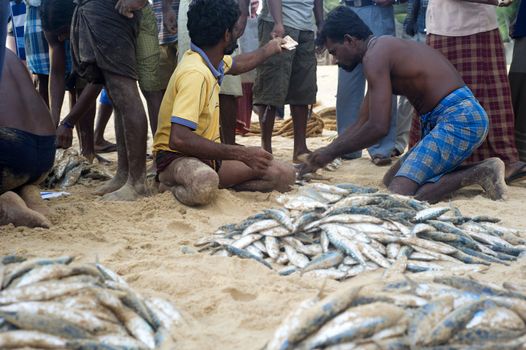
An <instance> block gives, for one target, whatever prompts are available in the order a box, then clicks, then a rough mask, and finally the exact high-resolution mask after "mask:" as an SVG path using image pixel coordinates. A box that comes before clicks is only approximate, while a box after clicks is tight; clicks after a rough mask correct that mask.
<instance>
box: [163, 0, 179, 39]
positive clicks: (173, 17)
mask: <svg viewBox="0 0 526 350" xmlns="http://www.w3.org/2000/svg"><path fill="white" fill-rule="evenodd" d="M163 23H164V27H165V28H166V30H167V31H168V32H169V33H170V34H177V13H176V12H175V11H174V9H173V8H171V7H169V8H168V9H167V10H166V11H163Z"/></svg>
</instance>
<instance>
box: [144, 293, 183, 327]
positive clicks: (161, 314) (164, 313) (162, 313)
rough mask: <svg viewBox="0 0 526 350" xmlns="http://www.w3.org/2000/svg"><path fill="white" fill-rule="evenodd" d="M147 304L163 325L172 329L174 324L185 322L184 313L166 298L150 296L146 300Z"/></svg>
mask: <svg viewBox="0 0 526 350" xmlns="http://www.w3.org/2000/svg"><path fill="white" fill-rule="evenodd" d="M145 303H146V306H147V307H148V309H149V310H150V311H151V313H154V314H155V315H156V317H157V318H158V319H159V321H160V322H161V325H160V326H161V327H163V328H166V329H170V328H171V327H172V325H173V324H178V325H179V324H183V323H184V322H185V320H184V318H183V315H181V313H180V312H179V311H178V310H177V309H176V308H175V306H174V305H173V304H172V303H170V302H169V301H168V300H166V299H162V298H157V297H150V298H148V299H146V300H145Z"/></svg>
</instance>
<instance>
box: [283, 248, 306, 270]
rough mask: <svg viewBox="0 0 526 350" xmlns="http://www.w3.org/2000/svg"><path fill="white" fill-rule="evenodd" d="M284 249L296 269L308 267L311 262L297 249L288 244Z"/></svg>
mask: <svg viewBox="0 0 526 350" xmlns="http://www.w3.org/2000/svg"><path fill="white" fill-rule="evenodd" d="M284 248H285V254H287V257H288V258H289V261H290V263H291V264H293V265H294V266H296V267H299V268H300V269H303V268H304V267H305V266H307V265H308V263H309V261H310V260H309V258H307V257H306V256H305V255H303V254H301V253H298V252H297V251H296V249H294V248H293V247H291V246H290V245H288V244H285V245H284Z"/></svg>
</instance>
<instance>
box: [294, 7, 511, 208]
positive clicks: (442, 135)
mask: <svg viewBox="0 0 526 350" xmlns="http://www.w3.org/2000/svg"><path fill="white" fill-rule="evenodd" d="M321 39H322V40H323V43H324V45H325V46H326V48H327V49H328V50H329V53H330V54H332V55H333V56H334V57H335V58H336V60H337V62H338V65H339V66H340V67H341V68H343V69H345V70H348V71H351V70H353V69H354V67H356V66H357V65H358V64H360V63H362V64H363V69H364V74H365V77H366V79H367V84H368V91H367V94H366V96H365V99H364V102H363V104H362V106H361V110H360V117H359V120H358V121H357V122H356V123H355V124H354V125H351V126H350V127H349V128H348V129H347V130H346V131H345V132H344V133H343V134H341V135H340V136H339V137H338V138H337V139H336V140H334V142H332V143H331V144H330V145H328V146H327V147H324V148H321V149H319V150H317V151H316V152H314V153H313V154H311V155H310V156H309V157H308V159H307V161H306V164H304V165H303V168H302V169H301V173H306V172H310V171H313V170H316V169H318V168H320V167H323V166H324V165H325V164H327V163H329V162H330V161H332V160H333V159H334V158H336V157H338V156H341V155H344V154H348V153H352V152H355V151H357V150H360V149H363V148H366V147H369V146H371V145H373V144H375V143H376V142H378V140H380V139H381V138H382V137H384V136H385V135H387V132H388V131H389V125H390V124H389V123H390V118H391V116H390V112H389V111H390V109H391V94H395V95H403V96H406V97H407V98H408V100H409V101H410V102H411V104H412V105H413V106H414V108H415V109H416V111H417V112H418V114H419V115H420V120H421V124H422V127H423V128H422V129H423V130H422V135H423V138H422V140H421V141H420V143H418V144H417V145H416V146H415V147H413V148H412V149H411V150H410V151H409V152H408V153H407V154H406V155H405V156H404V157H403V158H402V159H400V160H399V161H398V163H397V164H395V165H394V166H393V167H392V168H391V169H390V170H389V171H388V172H387V174H386V175H385V177H384V184H385V185H386V186H387V187H388V188H389V190H390V191H391V192H394V193H398V194H402V195H409V196H415V197H416V198H418V199H420V200H426V201H429V202H437V201H439V200H441V199H442V198H443V197H444V196H446V195H449V194H450V193H452V192H453V191H455V190H457V189H459V188H461V187H464V186H469V185H473V184H479V185H481V186H482V188H483V189H484V190H485V191H486V192H487V194H488V196H489V197H490V198H492V199H502V198H503V197H504V196H505V192H506V189H507V187H506V184H505V182H504V163H503V162H502V161H501V160H500V159H498V158H489V159H487V160H485V161H483V162H481V163H478V164H474V165H471V166H461V164H462V162H463V161H464V160H465V159H467V158H468V157H469V156H470V155H471V153H472V152H473V150H475V149H476V148H477V147H478V146H479V145H480V144H481V143H482V142H483V141H484V139H485V138H486V135H487V133H488V123H489V122H488V116H487V114H486V112H485V111H484V109H483V108H482V106H481V105H480V104H479V102H478V101H477V100H476V98H475V97H474V96H473V94H472V92H471V90H470V89H469V88H468V87H467V86H466V85H465V83H464V81H463V80H462V78H461V77H460V75H459V73H458V72H457V71H456V70H455V68H454V67H453V66H452V65H451V64H450V63H449V61H448V60H447V59H446V58H445V57H444V56H442V55H441V54H440V53H438V52H437V51H435V50H433V49H432V48H430V47H428V46H426V45H423V44H419V43H416V42H412V41H407V40H402V39H397V38H393V37H387V36H383V37H375V36H373V35H372V33H371V31H370V30H369V28H368V27H367V26H366V25H365V24H364V23H363V22H362V20H361V19H360V18H359V17H358V16H357V15H356V14H355V13H354V12H353V11H352V10H350V9H349V8H346V7H338V8H336V9H334V10H333V11H332V12H331V13H330V14H329V15H328V18H327V21H326V22H325V26H324V28H323V30H322V35H321Z"/></svg>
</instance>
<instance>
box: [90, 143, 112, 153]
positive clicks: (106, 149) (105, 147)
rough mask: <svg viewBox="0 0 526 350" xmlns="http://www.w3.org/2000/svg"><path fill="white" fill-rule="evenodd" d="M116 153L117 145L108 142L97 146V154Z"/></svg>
mask: <svg viewBox="0 0 526 350" xmlns="http://www.w3.org/2000/svg"><path fill="white" fill-rule="evenodd" d="M116 151H117V145H116V144H114V143H111V142H109V141H106V140H104V141H102V142H100V143H98V144H96V145H95V152H97V153H111V152H116Z"/></svg>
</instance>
